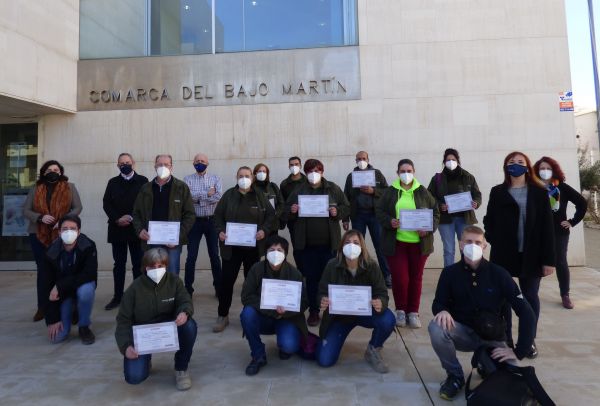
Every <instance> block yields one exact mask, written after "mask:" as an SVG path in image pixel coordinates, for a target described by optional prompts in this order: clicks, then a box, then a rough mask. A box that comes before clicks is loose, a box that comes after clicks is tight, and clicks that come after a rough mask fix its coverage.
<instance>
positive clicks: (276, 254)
mask: <svg viewBox="0 0 600 406" xmlns="http://www.w3.org/2000/svg"><path fill="white" fill-rule="evenodd" d="M284 260H285V254H284V253H283V252H281V251H269V252H267V261H269V263H270V264H271V265H273V266H278V265H279V264H281V263H282V262H283V261H284Z"/></svg>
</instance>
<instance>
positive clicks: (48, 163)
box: [36, 159, 69, 185]
mask: <svg viewBox="0 0 600 406" xmlns="http://www.w3.org/2000/svg"><path fill="white" fill-rule="evenodd" d="M52 165H56V166H58V169H59V170H60V177H59V178H58V181H61V180H63V181H65V182H66V181H68V180H69V178H67V177H66V176H65V167H64V166H62V165H61V164H60V162H58V161H55V160H53V159H52V160H50V161H46V162H44V164H43V165H42V167H41V168H40V175H39V177H38V180H37V182H36V184H37V185H41V184H42V183H45V182H46V181H45V179H44V175H45V174H46V171H47V170H48V168H49V167H51V166H52Z"/></svg>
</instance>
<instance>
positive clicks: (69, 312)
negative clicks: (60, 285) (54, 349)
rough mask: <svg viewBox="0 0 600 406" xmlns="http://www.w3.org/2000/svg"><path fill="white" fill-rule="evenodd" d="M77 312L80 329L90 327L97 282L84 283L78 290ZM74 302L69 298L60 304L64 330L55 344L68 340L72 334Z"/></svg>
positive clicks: (57, 337)
mask: <svg viewBox="0 0 600 406" xmlns="http://www.w3.org/2000/svg"><path fill="white" fill-rule="evenodd" d="M76 295H77V311H78V313H79V327H88V326H89V325H90V324H91V320H90V317H91V315H92V308H93V306H94V297H95V296H96V282H88V283H84V284H83V285H81V286H80V287H78V288H77V293H76ZM73 300H74V298H72V297H68V298H65V299H63V301H62V303H61V304H60V321H62V325H63V329H62V331H60V332H59V333H58V334H57V335H56V337H54V340H53V341H52V342H53V343H54V344H56V343H60V342H61V341H64V340H66V338H67V337H68V336H69V333H70V332H71V319H72V316H73Z"/></svg>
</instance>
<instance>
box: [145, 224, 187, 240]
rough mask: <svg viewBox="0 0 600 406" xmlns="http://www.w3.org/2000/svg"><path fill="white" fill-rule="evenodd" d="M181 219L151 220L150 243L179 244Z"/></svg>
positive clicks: (149, 226) (149, 227) (149, 225)
mask: <svg viewBox="0 0 600 406" xmlns="http://www.w3.org/2000/svg"><path fill="white" fill-rule="evenodd" d="M180 226H181V224H180V223H179V221H149V222H148V234H150V240H148V244H150V245H167V244H169V245H179V227H180Z"/></svg>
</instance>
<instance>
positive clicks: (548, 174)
mask: <svg viewBox="0 0 600 406" xmlns="http://www.w3.org/2000/svg"><path fill="white" fill-rule="evenodd" d="M540 178H542V179H543V180H550V179H552V169H540Z"/></svg>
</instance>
